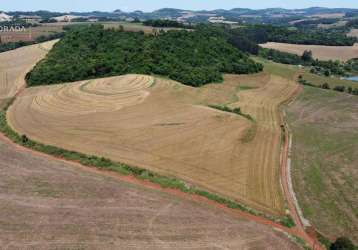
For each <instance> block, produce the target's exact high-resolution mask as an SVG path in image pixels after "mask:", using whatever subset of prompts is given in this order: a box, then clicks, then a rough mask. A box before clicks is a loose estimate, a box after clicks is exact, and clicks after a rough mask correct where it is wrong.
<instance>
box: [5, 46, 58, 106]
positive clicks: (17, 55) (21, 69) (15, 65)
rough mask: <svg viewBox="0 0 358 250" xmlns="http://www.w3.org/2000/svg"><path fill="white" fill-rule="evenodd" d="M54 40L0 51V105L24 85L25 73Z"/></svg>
mask: <svg viewBox="0 0 358 250" xmlns="http://www.w3.org/2000/svg"><path fill="white" fill-rule="evenodd" d="M55 42H56V41H49V42H46V43H42V44H36V45H31V46H26V47H22V48H19V49H16V50H12V51H7V52H3V53H0V106H1V105H2V103H3V102H4V101H5V100H6V99H9V98H11V97H13V96H14V95H15V94H16V93H17V91H18V90H19V89H21V88H22V87H24V86H25V80H24V79H25V75H26V74H27V72H29V71H30V70H31V68H32V67H33V66H34V65H35V64H36V63H37V62H38V61H39V60H41V59H42V58H44V57H45V56H46V54H47V52H48V50H49V49H51V48H52V46H53V44H54V43H55Z"/></svg>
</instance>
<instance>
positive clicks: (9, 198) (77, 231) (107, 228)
mask: <svg viewBox="0 0 358 250" xmlns="http://www.w3.org/2000/svg"><path fill="white" fill-rule="evenodd" d="M0 152H1V154H0V245H1V246H2V248H4V249H119V248H120V249H278V250H279V249H280V250H281V249H293V250H294V249H300V248H299V247H298V246H296V245H295V244H293V243H291V242H290V241H289V240H288V238H287V237H285V236H284V235H283V234H282V233H279V232H276V231H273V230H272V229H271V228H270V227H267V226H263V225H259V224H256V223H255V222H252V221H248V220H245V219H238V218H236V217H233V216H231V215H229V214H227V213H225V212H223V211H222V210H219V209H216V208H213V207H209V206H207V205H203V204H200V203H197V202H195V201H191V200H187V199H183V198H179V197H174V196H171V195H169V194H166V193H164V192H158V191H156V190H150V189H147V188H144V187H141V186H137V185H134V184H130V183H126V182H122V181H120V180H118V179H116V178H114V177H109V176H105V175H100V174H98V173H94V172H89V171H85V170H83V169H81V168H79V167H77V166H75V165H72V164H69V163H64V162H62V161H57V160H53V159H51V158H47V157H44V158H43V156H42V157H40V156H38V155H34V154H32V153H29V152H28V151H22V150H21V149H19V148H18V147H14V146H13V145H12V144H11V145H10V144H9V143H7V142H6V141H4V140H3V138H0Z"/></svg>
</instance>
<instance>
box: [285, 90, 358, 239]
mask: <svg viewBox="0 0 358 250" xmlns="http://www.w3.org/2000/svg"><path fill="white" fill-rule="evenodd" d="M287 114H288V119H289V123H290V127H291V129H292V133H293V148H292V149H293V155H292V174H293V176H292V178H293V184H294V189H295V191H296V194H297V197H298V200H299V203H300V206H301V208H302V210H303V213H304V215H305V217H306V218H308V219H309V220H310V221H311V222H312V223H313V225H314V226H315V227H316V228H317V229H318V230H319V231H320V232H322V233H323V234H324V235H326V236H328V237H329V238H331V239H332V240H334V239H335V238H336V237H338V236H341V235H345V236H348V237H350V238H351V239H352V240H354V241H355V243H358V234H357V232H358V213H357V212H358V211H357V207H358V189H357V188H358V187H357V183H358V169H357V166H358V97H357V96H352V95H348V94H344V93H339V92H335V91H329V90H322V89H318V88H312V87H305V88H304V91H303V92H302V93H301V94H300V96H299V97H298V98H297V99H296V100H295V101H294V102H293V104H292V105H290V106H289V107H288V108H287Z"/></svg>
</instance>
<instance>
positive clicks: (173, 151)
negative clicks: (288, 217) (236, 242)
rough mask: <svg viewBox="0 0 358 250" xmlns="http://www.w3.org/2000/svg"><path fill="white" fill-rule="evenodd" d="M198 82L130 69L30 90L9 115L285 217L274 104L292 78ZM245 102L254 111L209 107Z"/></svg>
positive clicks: (41, 131) (25, 128)
mask: <svg viewBox="0 0 358 250" xmlns="http://www.w3.org/2000/svg"><path fill="white" fill-rule="evenodd" d="M225 78H226V81H225V82H224V83H223V84H210V85H207V86H205V87H203V88H199V89H195V88H192V87H188V86H184V85H181V84H179V83H177V82H174V81H170V80H167V79H163V78H153V77H148V76H142V75H126V76H121V77H112V78H105V79H98V80H88V81H82V82H76V83H69V84H65V85H53V86H44V87H34V88H29V89H26V90H25V91H24V92H23V93H22V94H21V95H20V96H19V97H18V98H17V100H16V102H15V104H14V105H13V106H12V107H11V109H10V110H9V112H8V121H9V123H10V125H11V126H12V127H13V128H14V129H15V130H17V131H18V132H19V133H20V134H26V135H27V136H29V137H30V138H32V139H34V140H36V141H40V142H43V143H46V144H52V145H57V146H60V147H63V148H66V149H69V150H75V151H80V152H83V153H87V154H94V155H99V156H104V157H107V158H110V159H113V160H116V161H120V162H124V163H127V164H130V165H134V166H139V167H143V168H147V169H150V170H152V171H154V172H157V173H160V174H164V175H169V176H176V177H179V178H181V179H184V180H185V181H187V182H188V183H191V184H195V185H197V186H199V187H203V188H205V189H207V190H209V191H212V192H215V193H218V194H221V195H224V196H227V197H229V198H233V199H236V200H238V201H240V202H242V203H244V204H246V205H249V206H251V207H253V208H256V209H258V210H262V211H264V212H267V213H270V214H274V215H283V214H284V213H285V209H284V200H283V195H282V192H281V186H280V181H279V169H280V168H279V158H280V147H281V128H280V124H281V123H280V116H279V105H280V104H281V103H282V102H284V101H285V100H287V99H289V98H290V96H291V95H292V94H293V93H294V91H295V90H296V88H297V85H296V84H295V83H294V82H291V81H288V80H286V79H284V78H282V77H279V76H271V75H269V74H265V73H261V74H256V75H251V76H234V75H231V76H230V75H228V76H226V77H225ZM209 104H226V105H229V106H230V107H231V108H234V107H241V108H242V110H243V112H244V113H247V114H249V115H251V116H252V118H253V119H254V121H251V120H249V119H247V118H245V117H243V116H239V115H236V114H232V113H226V112H222V111H219V110H215V109H211V108H208V107H207V106H206V105H209Z"/></svg>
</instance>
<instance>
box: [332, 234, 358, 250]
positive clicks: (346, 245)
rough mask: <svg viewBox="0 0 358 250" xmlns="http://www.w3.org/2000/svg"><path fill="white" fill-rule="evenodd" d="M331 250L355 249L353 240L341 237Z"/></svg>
mask: <svg viewBox="0 0 358 250" xmlns="http://www.w3.org/2000/svg"><path fill="white" fill-rule="evenodd" d="M329 249H330V250H354V249H355V246H354V245H353V243H352V241H351V240H350V239H348V238H346V237H339V238H338V239H337V240H336V241H335V242H334V243H333V244H332V245H331V247H330V248H329Z"/></svg>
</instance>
